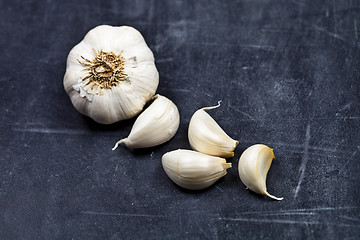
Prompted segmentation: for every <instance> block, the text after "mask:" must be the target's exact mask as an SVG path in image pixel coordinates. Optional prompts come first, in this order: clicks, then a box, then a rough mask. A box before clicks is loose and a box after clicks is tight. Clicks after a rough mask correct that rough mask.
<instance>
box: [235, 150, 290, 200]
mask: <svg viewBox="0 0 360 240" xmlns="http://www.w3.org/2000/svg"><path fill="white" fill-rule="evenodd" d="M274 158H275V156H274V152H273V150H272V149H271V148H269V147H268V146H266V145H264V144H255V145H253V146H251V147H249V148H247V149H246V150H245V151H244V152H243V154H242V155H241V156H240V159H239V166H238V168H239V176H240V179H241V181H242V182H243V183H244V184H245V186H247V187H248V188H249V189H250V190H252V191H254V192H256V193H258V194H262V195H265V196H268V197H270V198H272V199H275V200H282V199H283V198H278V197H275V196H273V195H271V194H269V193H268V192H267V189H266V176H267V173H268V171H269V169H270V166H271V163H272V160H273V159H274Z"/></svg>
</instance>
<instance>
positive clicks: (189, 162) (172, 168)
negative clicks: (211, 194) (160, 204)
mask: <svg viewBox="0 0 360 240" xmlns="http://www.w3.org/2000/svg"><path fill="white" fill-rule="evenodd" d="M162 165H163V168H164V170H165V172H166V174H167V175H168V176H169V178H170V179H171V180H172V181H173V182H175V183H176V184H177V185H179V186H180V187H183V188H186V189H190V190H200V189H204V188H207V187H209V186H211V185H212V184H214V183H215V182H216V181H217V180H218V179H220V178H221V177H223V176H225V175H226V173H227V171H226V169H228V168H230V167H231V163H227V162H226V160H225V159H224V158H220V157H214V156H209V155H206V154H203V153H199V152H195V151H191V150H182V149H179V150H175V151H171V152H168V153H166V154H164V155H163V156H162Z"/></svg>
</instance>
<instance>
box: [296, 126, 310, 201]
mask: <svg viewBox="0 0 360 240" xmlns="http://www.w3.org/2000/svg"><path fill="white" fill-rule="evenodd" d="M309 143H310V123H308V125H307V127H306V133H305V143H304V155H303V159H302V163H301V166H300V177H299V181H298V185H297V186H296V189H295V194H294V199H295V198H296V197H297V196H298V194H299V191H300V187H301V183H302V181H303V180H304V176H305V170H306V164H307V161H308V159H309Z"/></svg>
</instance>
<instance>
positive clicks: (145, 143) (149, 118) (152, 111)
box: [112, 94, 180, 150]
mask: <svg viewBox="0 0 360 240" xmlns="http://www.w3.org/2000/svg"><path fill="white" fill-rule="evenodd" d="M154 99H155V100H154V102H153V103H152V104H151V105H150V106H149V107H148V108H147V109H146V110H145V111H144V112H142V113H141V114H140V115H139V117H138V118H137V119H136V121H135V123H134V126H133V127H132V129H131V132H130V134H129V136H128V137H127V138H124V139H121V140H119V141H118V142H117V143H116V144H115V146H114V148H113V149H112V150H115V149H116V148H117V147H118V145H119V144H121V143H125V145H126V146H127V147H128V148H146V147H153V146H156V145H160V144H162V143H164V142H167V141H169V140H170V139H171V138H172V137H173V136H174V135H175V133H176V131H177V130H178V128H179V124H180V115H179V111H178V109H177V107H176V105H175V104H174V103H173V102H172V101H171V100H169V99H168V98H166V97H164V96H161V95H159V94H157V95H155V96H154Z"/></svg>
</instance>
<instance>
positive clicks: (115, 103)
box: [63, 25, 159, 124]
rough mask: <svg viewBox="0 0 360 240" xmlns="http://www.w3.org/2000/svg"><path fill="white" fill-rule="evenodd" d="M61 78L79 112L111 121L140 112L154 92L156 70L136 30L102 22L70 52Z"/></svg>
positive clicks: (100, 119) (143, 41)
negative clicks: (102, 23)
mask: <svg viewBox="0 0 360 240" xmlns="http://www.w3.org/2000/svg"><path fill="white" fill-rule="evenodd" d="M63 83H64V88H65V91H66V92H67V94H68V95H69V97H70V99H71V102H72V104H73V105H74V107H75V108H76V109H77V110H78V111H79V112H80V113H82V114H84V115H86V116H89V117H91V118H92V119H93V120H95V121H96V122H99V123H103V124H111V123H114V122H117V121H120V120H123V119H128V118H131V117H134V116H136V115H137V114H139V113H140V112H141V110H142V109H143V107H144V105H145V104H146V102H148V101H149V100H150V99H151V98H152V96H154V94H155V92H156V89H157V86H158V83H159V73H158V71H157V69H156V67H155V63H154V55H153V53H152V51H151V50H150V48H149V47H148V46H147V44H146V42H145V40H144V38H143V37H142V35H141V33H140V32H139V31H137V30H136V29H135V28H132V27H128V26H121V27H112V26H108V25H101V26H98V27H95V28H94V29H92V30H90V31H89V32H88V33H87V34H86V36H85V37H84V39H83V40H82V41H81V42H80V43H79V44H77V45H76V46H75V47H74V48H73V49H72V50H71V51H70V53H69V55H68V58H67V65H66V73H65V76H64V82H63Z"/></svg>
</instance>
